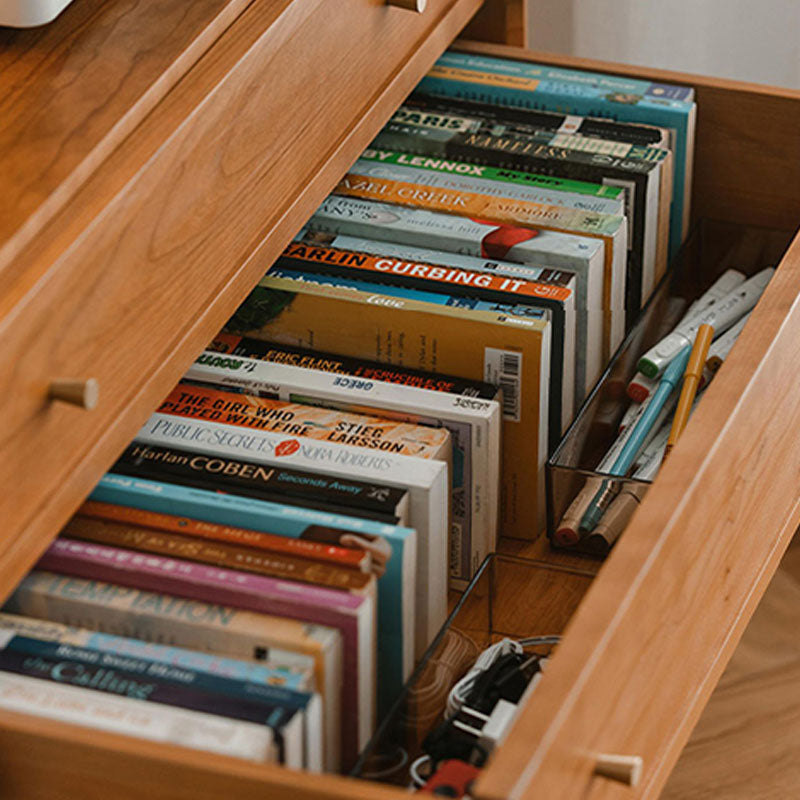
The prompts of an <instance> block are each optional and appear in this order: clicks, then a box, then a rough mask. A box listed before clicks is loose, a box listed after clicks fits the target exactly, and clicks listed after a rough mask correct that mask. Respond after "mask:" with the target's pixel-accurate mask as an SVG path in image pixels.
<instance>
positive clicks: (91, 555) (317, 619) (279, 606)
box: [37, 539, 366, 758]
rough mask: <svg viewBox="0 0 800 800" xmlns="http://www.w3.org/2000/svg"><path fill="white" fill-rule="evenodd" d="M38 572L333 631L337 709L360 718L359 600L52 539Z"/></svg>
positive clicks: (352, 750)
mask: <svg viewBox="0 0 800 800" xmlns="http://www.w3.org/2000/svg"><path fill="white" fill-rule="evenodd" d="M37 568H38V569H45V570H49V571H52V572H60V573H64V574H67V575H76V576H78V577H83V578H89V579H90V580H100V581H109V582H111V583H114V584H118V585H122V586H129V587H133V588H136V589H144V590H146V591H156V592H160V591H165V592H169V593H171V594H174V595H176V596H178V597H188V598H191V599H196V600H201V601H203V602H209V601H212V602H216V603H224V604H226V605H229V606H233V607H234V608H242V609H245V610H248V611H256V612H260V613H265V614H274V615H277V616H285V617H289V618H290V619H299V620H302V621H305V622H313V623H315V624H319V625H328V626H331V627H335V628H338V629H339V631H340V632H341V635H342V645H343V648H342V653H343V656H342V657H343V664H342V667H343V674H344V675H345V676H350V679H347V678H346V680H345V683H344V686H343V696H342V701H343V705H342V708H343V709H348V710H352V712H353V713H354V715H355V718H356V719H358V718H359V713H360V712H359V702H358V697H359V692H358V681H359V680H360V676H359V668H358V664H359V656H360V654H361V650H362V648H363V647H364V646H365V645H366V643H365V642H364V643H359V634H358V630H359V626H358V618H357V612H358V610H359V608H360V607H361V605H362V603H363V602H364V601H363V599H362V598H361V597H357V596H355V595H351V594H349V593H347V592H342V591H336V590H333V589H323V588H320V587H317V586H308V585H305V584H303V585H301V584H291V583H288V582H286V581H278V580H275V579H272V578H264V577H261V576H258V575H251V574H247V573H242V572H233V571H230V570H223V569H218V568H215V567H207V566H205V565H202V564H192V563H190V562H187V561H178V560H175V559H168V558H163V557H161V556H156V555H149V554H139V553H134V552H131V551H128V550H122V549H119V548H116V547H106V546H103V545H95V544H88V543H84V542H76V541H73V540H69V539H57V540H55V541H54V542H53V543H52V544H51V545H50V547H49V548H48V550H47V551H46V552H45V554H44V555H43V556H42V558H41V559H40V560H39V564H38V566H37ZM346 732H347V737H348V738H347V741H346V742H345V745H344V747H345V751H346V752H347V753H348V754H349V757H351V758H352V757H354V756H355V754H356V752H357V750H358V744H357V737H356V731H346Z"/></svg>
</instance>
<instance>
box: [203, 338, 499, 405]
mask: <svg viewBox="0 0 800 800" xmlns="http://www.w3.org/2000/svg"><path fill="white" fill-rule="evenodd" d="M208 349H209V350H214V351H215V352H218V353H230V354H231V355H236V356H244V357H245V358H257V359H259V360H260V361H269V362H270V363H273V364H285V365H287V366H290V367H303V368H306V369H313V370H317V371H318V372H332V373H335V374H337V375H351V376H352V377H354V378H362V379H363V380H367V381H381V382H382V383H396V384H398V385H400V386H410V387H412V388H414V389H426V390H427V391H432V392H444V393H447V394H456V395H464V396H465V397H474V398H476V399H480V400H497V387H496V386H493V385H492V384H491V383H486V382H484V381H470V380H466V379H465V378H456V377H454V376H452V375H440V374H438V373H434V372H424V371H423V370H418V369H411V368H410V367H402V366H393V365H392V364H382V363H381V362H379V361H370V360H369V359H366V358H349V357H348V356H339V355H334V354H333V353H320V352H318V351H316V350H311V349H308V348H305V347H294V346H292V345H288V344H283V343H282V342H266V341H263V340H262V339H251V338H249V337H247V336H239V335H237V334H233V333H226V332H225V331H220V333H218V334H217V335H216V336H215V337H214V341H213V342H212V343H211V345H210V346H209V347H208Z"/></svg>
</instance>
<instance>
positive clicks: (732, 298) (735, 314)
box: [637, 267, 775, 378]
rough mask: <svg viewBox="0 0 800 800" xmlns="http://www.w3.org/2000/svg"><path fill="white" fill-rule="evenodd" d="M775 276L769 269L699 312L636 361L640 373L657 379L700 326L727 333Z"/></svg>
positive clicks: (689, 344) (687, 344) (750, 307)
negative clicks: (708, 326)
mask: <svg viewBox="0 0 800 800" xmlns="http://www.w3.org/2000/svg"><path fill="white" fill-rule="evenodd" d="M774 273H775V270H774V269H772V268H771V267H770V268H767V269H763V270H761V272H759V273H757V274H756V275H754V276H753V277H752V278H750V279H749V280H746V281H745V282H744V283H743V284H741V285H740V286H737V287H736V288H735V289H734V290H733V291H732V292H730V293H729V294H727V295H725V297H723V298H722V299H721V300H719V301H718V302H716V303H714V305H713V306H711V307H709V308H706V309H701V310H700V311H697V312H696V313H694V314H693V315H692V316H691V317H689V318H688V319H686V320H684V321H683V322H682V323H681V324H680V325H678V327H677V328H675V330H674V331H673V332H672V333H671V334H670V335H669V336H667V337H666V338H664V339H662V340H661V341H660V342H659V343H658V344H657V345H656V346H655V347H651V348H650V350H648V351H647V352H646V353H645V354H644V355H643V356H642V357H641V358H640V359H639V363H638V364H637V366H638V368H639V371H640V372H643V373H644V374H645V375H646V376H647V377H648V378H655V377H657V376H658V375H660V374H661V373H662V372H663V371H664V369H665V367H666V366H667V365H668V364H669V363H670V361H672V359H673V358H675V356H677V355H678V353H680V352H681V351H682V350H683V349H684V348H685V347H687V346H691V345H692V343H693V342H694V337H695V334H696V333H697V329H698V328H699V327H700V326H701V325H711V326H713V328H714V331H715V332H716V333H717V334H721V333H723V332H724V331H726V330H727V329H728V328H730V327H731V325H733V324H735V323H736V322H738V320H739V319H741V318H742V316H744V315H745V314H746V313H747V312H748V311H750V310H751V309H752V308H753V307H754V306H755V304H756V303H757V302H758V299H759V298H760V297H761V295H762V293H763V291H764V289H765V288H766V286H767V284H768V283H769V280H770V278H771V277H772V276H773V274H774Z"/></svg>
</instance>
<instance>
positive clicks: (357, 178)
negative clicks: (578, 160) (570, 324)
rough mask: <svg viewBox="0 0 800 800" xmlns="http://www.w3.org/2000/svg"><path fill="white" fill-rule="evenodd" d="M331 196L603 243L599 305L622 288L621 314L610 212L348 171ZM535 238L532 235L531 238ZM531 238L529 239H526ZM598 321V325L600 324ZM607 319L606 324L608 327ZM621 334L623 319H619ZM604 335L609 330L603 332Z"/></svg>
mask: <svg viewBox="0 0 800 800" xmlns="http://www.w3.org/2000/svg"><path fill="white" fill-rule="evenodd" d="M334 191H335V193H336V194H339V195H344V196H347V197H358V198H360V199H362V200H380V201H381V202H384V203H393V204H396V205H406V206H411V207H419V208H426V209H428V210H429V211H441V212H444V213H447V214H454V215H458V216H460V217H470V218H471V219H479V220H482V221H485V222H490V223H494V224H495V225H500V226H508V225H510V226H512V227H514V228H525V227H528V226H531V227H532V228H535V229H540V228H543V229H545V230H552V231H557V232H560V233H573V234H579V235H581V236H585V237H586V238H594V239H598V240H599V241H602V242H603V244H604V251H603V252H604V273H605V279H604V282H603V286H604V297H603V306H604V307H605V308H612V307H616V303H614V302H612V298H611V297H610V296H606V294H605V290H606V287H608V290H609V291H610V289H611V287H612V286H613V285H614V284H617V285H619V286H620V287H622V291H621V295H620V297H619V298H618V301H619V308H621V309H623V310H621V311H620V315H621V316H623V317H624V314H625V311H624V307H625V289H624V286H625V280H626V269H627V268H626V264H627V221H626V219H625V217H620V216H615V215H612V214H595V213H593V212H589V211H579V210H576V209H568V208H562V207H560V206H545V205H541V204H540V203H529V202H525V201H522V200H513V199H505V198H499V197H492V196H491V195H484V194H479V193H476V192H457V191H455V190H452V189H451V190H444V189H438V188H436V187H430V186H424V185H422V184H415V183H406V182H404V181H393V180H388V179H385V178H370V177H365V176H361V175H356V174H354V173H348V174H347V175H345V177H344V178H342V180H341V181H340V182H339V183H338V185H337V186H336V189H335V190H334ZM534 235H535V234H534ZM531 238H532V237H531ZM605 322H606V321H605V320H604V324H605ZM610 323H611V320H608V324H609V325H610ZM622 328H623V331H624V319H623V321H622ZM605 335H606V337H607V338H608V337H610V335H611V332H610V331H606V332H605Z"/></svg>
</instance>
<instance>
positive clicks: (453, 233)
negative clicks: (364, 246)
mask: <svg viewBox="0 0 800 800" xmlns="http://www.w3.org/2000/svg"><path fill="white" fill-rule="evenodd" d="M324 236H327V237H334V238H328V239H322V238H320V237H324ZM298 237H299V238H310V237H311V238H313V239H314V240H315V241H317V240H319V241H320V242H321V243H328V244H331V245H332V246H343V247H347V246H348V243H349V242H350V241H357V240H374V241H376V242H385V243H387V244H394V245H407V246H410V247H423V248H426V249H430V250H439V251H444V252H448V253H451V254H459V255H466V256H470V257H473V258H480V259H482V260H483V261H484V263H487V264H491V263H493V262H498V261H502V262H503V263H506V264H517V265H520V266H532V267H535V268H540V269H558V270H565V271H568V272H572V273H574V274H575V278H576V287H577V288H576V305H577V308H578V311H579V313H581V310H582V309H586V314H587V316H588V320H587V326H590V327H592V329H593V330H596V327H595V326H597V325H599V326H600V329H601V331H607V332H608V336H609V338H608V340H607V341H604V340H603V337H602V335H601V336H600V337H593V338H592V339H590V344H592V345H594V346H596V349H594V350H593V349H590V350H589V353H590V355H589V357H588V358H589V360H590V361H591V362H592V363H594V361H595V360H597V361H598V362H600V363H601V364H602V365H605V364H606V363H607V361H608V357H607V355H604V354H608V355H610V353H611V352H612V351H613V350H615V349H616V348H617V347H618V346H619V344H620V343H621V342H622V337H623V335H624V333H625V318H624V315H625V310H624V305H625V297H624V290H625V286H624V282H622V283H620V282H619V278H620V276H619V275H617V276H614V275H610V274H609V275H608V276H607V275H605V272H604V255H603V254H604V251H605V247H604V245H603V243H602V242H601V241H598V240H596V239H588V238H586V237H583V236H572V235H570V234H565V233H557V232H554V231H544V230H541V229H536V228H520V227H513V226H496V225H492V224H490V223H486V222H482V221H481V220H476V219H470V218H468V217H458V216H453V215H450V214H442V213H438V212H435V211H428V210H426V209H422V208H412V207H409V206H392V205H387V204H385V203H378V202H375V201H371V200H359V199H357V198H352V197H334V196H331V197H328V198H326V200H325V201H324V202H323V203H322V205H321V206H320V207H319V208H318V209H317V211H316V212H315V213H314V215H313V216H312V217H311V219H310V220H309V222H308V223H307V225H306V227H305V228H304V229H303V230H302V231H301V232H300V233H299V234H298ZM353 249H357V248H355V247H354V248H353ZM606 278H608V280H609V283H608V284H607V285H606V282H605V281H606ZM623 278H624V276H623ZM615 279H616V281H617V282H616V283H615V282H614V280H615ZM606 298H608V302H607V301H606ZM615 309H616V311H615Z"/></svg>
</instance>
